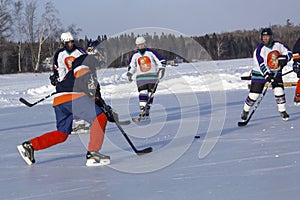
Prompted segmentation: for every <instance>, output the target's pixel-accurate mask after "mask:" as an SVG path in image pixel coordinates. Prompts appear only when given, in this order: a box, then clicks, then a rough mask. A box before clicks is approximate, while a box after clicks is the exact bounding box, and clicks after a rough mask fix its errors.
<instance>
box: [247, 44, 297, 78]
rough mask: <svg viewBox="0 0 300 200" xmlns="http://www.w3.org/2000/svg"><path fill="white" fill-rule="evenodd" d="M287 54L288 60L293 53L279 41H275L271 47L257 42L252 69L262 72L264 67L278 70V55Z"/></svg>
mask: <svg viewBox="0 0 300 200" xmlns="http://www.w3.org/2000/svg"><path fill="white" fill-rule="evenodd" d="M279 55H287V56H288V60H291V58H292V56H293V54H292V52H291V50H290V49H289V47H287V46H285V45H283V44H282V43H280V42H277V41H275V42H274V44H273V46H272V47H271V48H269V47H266V46H265V45H264V44H262V43H261V44H259V45H258V47H257V48H256V49H255V51H254V53H253V61H254V66H253V70H254V71H257V72H260V73H261V74H264V70H263V69H265V68H268V69H269V70H278V59H277V58H278V56H279Z"/></svg>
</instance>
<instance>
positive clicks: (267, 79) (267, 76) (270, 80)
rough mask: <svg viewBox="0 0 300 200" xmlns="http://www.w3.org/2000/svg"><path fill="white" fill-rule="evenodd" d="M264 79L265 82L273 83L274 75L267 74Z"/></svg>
mask: <svg viewBox="0 0 300 200" xmlns="http://www.w3.org/2000/svg"><path fill="white" fill-rule="evenodd" d="M264 77H265V79H266V81H267V82H274V74H273V73H272V72H267V73H266V74H265V75H264Z"/></svg>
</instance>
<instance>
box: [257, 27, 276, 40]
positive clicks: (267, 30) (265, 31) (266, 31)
mask: <svg viewBox="0 0 300 200" xmlns="http://www.w3.org/2000/svg"><path fill="white" fill-rule="evenodd" d="M264 35H269V36H273V31H272V29H271V28H263V29H262V30H261V33H260V38H261V39H262V37H263V36H264Z"/></svg>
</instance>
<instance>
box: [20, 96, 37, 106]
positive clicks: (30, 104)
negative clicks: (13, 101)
mask: <svg viewBox="0 0 300 200" xmlns="http://www.w3.org/2000/svg"><path fill="white" fill-rule="evenodd" d="M19 101H20V102H22V103H23V104H25V105H26V106H28V107H32V106H34V104H32V103H29V102H28V101H26V100H25V99H23V98H22V97H21V98H20V99H19Z"/></svg>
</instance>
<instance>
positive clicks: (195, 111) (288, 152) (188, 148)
mask: <svg viewBox="0 0 300 200" xmlns="http://www.w3.org/2000/svg"><path fill="white" fill-rule="evenodd" d="M214 64H215V66H216V67H217V73H216V75H217V76H218V77H219V78H220V79H219V81H220V82H221V83H223V84H224V85H223V87H220V86H218V87H217V88H218V89H217V90H210V89H212V86H215V85H214V83H213V81H216V80H215V79H213V78H212V76H211V74H210V73H206V72H205V70H204V68H202V66H200V68H199V66H191V65H188V64H183V65H180V66H179V67H168V69H167V74H166V77H165V79H164V80H162V81H161V83H160V85H159V88H158V92H157V94H156V95H155V104H154V106H153V108H152V109H153V110H152V112H151V121H143V122H140V123H138V124H130V125H128V126H123V128H124V130H125V131H126V133H127V134H128V136H129V137H130V138H131V140H132V141H133V143H134V144H135V146H136V147H137V148H138V149H142V148H146V147H149V146H151V147H153V149H154V152H153V153H151V154H149V155H143V156H137V155H135V154H134V152H133V151H132V150H131V148H130V146H129V145H128V143H127V142H126V140H125V138H124V137H123V136H122V134H121V133H120V131H119V130H118V129H117V128H116V126H115V125H114V124H112V123H109V124H108V126H107V130H106V139H105V143H104V146H103V149H102V150H101V152H103V153H104V154H107V155H110V156H111V165H110V166H105V167H96V168H88V167H86V166H85V154H86V147H85V146H86V144H87V141H88V135H81V136H78V135H71V136H70V137H69V138H68V140H67V141H66V142H65V143H63V144H59V145H56V146H54V147H51V148H49V149H46V150H43V151H38V152H35V158H36V163H35V164H34V165H32V166H27V165H26V164H25V162H24V161H23V160H22V159H21V157H20V156H19V154H18V152H17V149H16V146H17V145H19V144H20V143H21V142H23V141H25V140H28V139H30V138H32V137H36V136H39V135H41V134H42V133H45V132H47V131H52V130H53V129H55V116H54V112H53V109H52V107H51V105H50V104H51V98H50V99H49V100H46V101H44V102H43V103H40V104H38V105H36V106H34V107H32V108H29V107H26V106H24V105H22V104H21V103H19V101H18V99H19V97H24V98H25V99H27V100H28V101H30V102H34V101H36V100H38V99H40V98H42V97H44V96H46V95H48V94H49V93H51V92H52V91H53V90H54V88H53V87H52V86H51V85H50V84H49V80H48V76H49V75H48V74H47V73H42V74H31V73H28V74H14V75H1V76H0V94H1V98H0V102H1V104H0V109H1V112H0V125H1V126H0V135H1V137H2V140H1V141H0V146H1V150H2V151H1V156H0V161H1V170H0V174H1V176H0V177H1V178H0V186H1V187H0V199H51V200H52V199H72V200H75V199H80V200H81V199H149V200H150V199H151V200H153V199H172V200H175V199H210V200H211V199H213V200H224V199H226V200H227V199H228V200H229V199H230V200H234V199H237V200H241V199H243V200H248V199H249V200H250V199H256V200H257V199H259V200H260V199H261V200H265V199H272V200H282V199H298V198H299V193H300V192H299V191H300V173H299V171H300V166H299V162H300V149H299V143H300V137H299V129H298V128H300V123H299V120H300V112H299V108H298V107H295V106H293V102H292V101H293V94H294V89H295V88H294V87H290V88H286V98H287V111H288V113H289V114H290V120H289V121H287V122H284V121H282V120H281V118H280V116H279V113H278V111H277V109H276V103H275V99H274V95H273V93H272V90H269V91H268V93H267V95H266V96H265V98H264V99H263V102H262V103H261V105H260V106H259V108H258V109H257V111H256V113H255V114H254V116H253V118H252V120H251V121H250V122H249V124H248V125H247V126H245V127H238V126H237V122H238V121H239V120H240V112H241V109H242V106H243V102H244V99H245V98H246V96H247V94H248V90H247V89H246V88H247V84H248V83H249V82H248V81H241V80H240V75H241V74H244V73H246V72H247V71H249V69H250V66H251V59H242V60H229V61H218V62H214ZM207 70H208V71H209V70H210V69H207ZM285 70H290V68H287V69H285ZM125 72H126V69H118V70H116V75H115V74H114V70H112V69H110V70H99V71H98V75H99V77H101V78H99V80H100V82H101V86H102V87H101V88H102V89H101V91H102V93H103V96H104V97H105V98H106V100H107V101H108V102H110V103H111V104H112V106H113V107H114V108H115V109H116V110H117V111H118V112H119V114H120V118H121V120H122V119H124V120H125V119H128V118H130V117H133V116H136V115H138V102H137V92H136V88H135V84H134V83H131V84H129V83H127V81H126V77H125V76H124V73H125ZM115 77H116V78H115ZM207 77H208V78H207ZM210 78H211V80H212V82H211V83H210V82H209V81H208V80H210ZM285 80H286V81H295V80H297V79H296V77H295V75H294V74H293V73H291V74H289V75H288V76H287V77H285ZM214 88H215V87H214ZM223 94H224V97H225V98H224V99H221V98H219V97H222V96H223ZM216 114H219V115H220V116H216ZM223 120H224V121H223ZM212 124H218V125H221V127H222V129H221V130H220V131H221V135H220V136H218V134H217V133H218V130H215V129H214V128H216V127H219V126H212ZM195 135H200V138H199V139H194V136H195ZM210 141H211V142H214V141H215V142H216V144H215V145H214V146H212V149H211V151H210V152H209V153H208V155H206V156H204V158H202V159H200V158H199V151H200V148H201V146H202V145H203V144H204V143H205V142H210Z"/></svg>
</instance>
